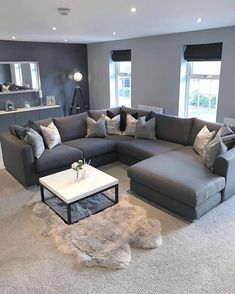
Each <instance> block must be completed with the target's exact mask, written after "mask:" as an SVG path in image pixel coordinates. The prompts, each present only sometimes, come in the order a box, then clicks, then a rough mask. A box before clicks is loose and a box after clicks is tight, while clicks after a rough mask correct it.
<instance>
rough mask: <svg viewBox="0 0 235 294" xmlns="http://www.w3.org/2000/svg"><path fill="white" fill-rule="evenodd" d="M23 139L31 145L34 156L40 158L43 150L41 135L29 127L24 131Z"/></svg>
mask: <svg viewBox="0 0 235 294" xmlns="http://www.w3.org/2000/svg"><path fill="white" fill-rule="evenodd" d="M24 141H25V142H26V143H27V144H29V145H31V146H32V149H33V154H34V156H35V157H36V158H40V156H41V155H42V153H43V152H44V150H45V146H44V142H43V139H42V136H40V135H39V134H38V132H36V131H35V130H33V129H29V131H28V132H27V133H26V136H25V138H24Z"/></svg>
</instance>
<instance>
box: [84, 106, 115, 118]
mask: <svg viewBox="0 0 235 294" xmlns="http://www.w3.org/2000/svg"><path fill="white" fill-rule="evenodd" d="M107 110H109V111H111V112H112V113H113V115H114V116H116V115H118V114H120V111H121V107H112V108H108V109H99V110H88V114H89V117H90V118H92V119H94V120H95V121H97V120H98V119H100V118H101V116H102V114H104V115H107Z"/></svg>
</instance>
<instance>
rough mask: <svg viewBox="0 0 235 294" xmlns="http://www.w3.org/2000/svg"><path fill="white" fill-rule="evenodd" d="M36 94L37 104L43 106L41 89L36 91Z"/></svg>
mask: <svg viewBox="0 0 235 294" xmlns="http://www.w3.org/2000/svg"><path fill="white" fill-rule="evenodd" d="M38 96H39V105H40V106H43V95H42V90H41V89H40V90H39V91H38Z"/></svg>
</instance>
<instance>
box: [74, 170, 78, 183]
mask: <svg viewBox="0 0 235 294" xmlns="http://www.w3.org/2000/svg"><path fill="white" fill-rule="evenodd" d="M78 181H79V170H77V171H76V178H75V182H78Z"/></svg>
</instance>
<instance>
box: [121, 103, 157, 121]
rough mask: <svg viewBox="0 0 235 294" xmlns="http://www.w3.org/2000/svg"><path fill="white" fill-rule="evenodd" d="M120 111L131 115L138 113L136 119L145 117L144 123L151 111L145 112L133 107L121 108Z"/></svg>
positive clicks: (148, 118) (149, 116)
mask: <svg viewBox="0 0 235 294" xmlns="http://www.w3.org/2000/svg"><path fill="white" fill-rule="evenodd" d="M121 111H125V112H126V113H129V114H131V115H133V114H136V113H138V117H142V116H146V121H148V120H150V118H151V113H152V111H146V110H142V109H138V108H133V107H131V108H130V107H126V106H122V107H121Z"/></svg>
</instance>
